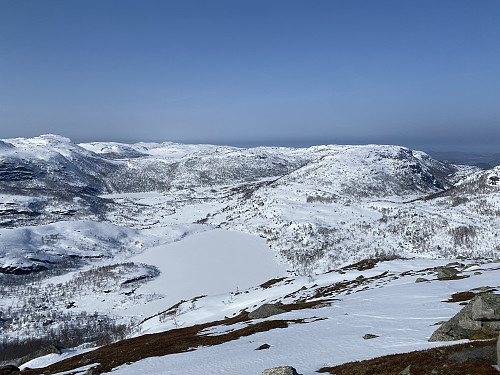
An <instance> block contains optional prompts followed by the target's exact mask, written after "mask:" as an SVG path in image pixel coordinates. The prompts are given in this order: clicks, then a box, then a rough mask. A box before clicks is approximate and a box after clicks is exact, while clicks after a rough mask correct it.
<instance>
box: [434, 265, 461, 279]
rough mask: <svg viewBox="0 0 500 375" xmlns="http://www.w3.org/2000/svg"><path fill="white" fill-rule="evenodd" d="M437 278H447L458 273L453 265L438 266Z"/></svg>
mask: <svg viewBox="0 0 500 375" xmlns="http://www.w3.org/2000/svg"><path fill="white" fill-rule="evenodd" d="M436 270H437V278H438V280H443V279H449V278H451V277H455V276H457V274H458V272H459V271H458V270H457V269H456V268H453V267H438V268H437V269H436Z"/></svg>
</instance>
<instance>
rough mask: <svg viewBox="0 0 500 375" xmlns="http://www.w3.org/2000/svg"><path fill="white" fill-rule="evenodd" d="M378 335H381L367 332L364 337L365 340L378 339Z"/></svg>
mask: <svg viewBox="0 0 500 375" xmlns="http://www.w3.org/2000/svg"><path fill="white" fill-rule="evenodd" d="M377 337H379V336H377V335H374V334H372V333H367V334H366V335H364V336H363V338H364V339H365V340H370V339H376V338H377Z"/></svg>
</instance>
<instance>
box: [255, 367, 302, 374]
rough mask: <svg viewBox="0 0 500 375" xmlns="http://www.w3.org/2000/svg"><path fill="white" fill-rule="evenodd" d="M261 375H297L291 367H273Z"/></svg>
mask: <svg viewBox="0 0 500 375" xmlns="http://www.w3.org/2000/svg"><path fill="white" fill-rule="evenodd" d="M262 375H299V374H298V373H297V370H295V369H294V368H293V367H292V366H281V367H274V368H270V369H267V370H264V371H263V372H262Z"/></svg>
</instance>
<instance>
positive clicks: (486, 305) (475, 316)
mask: <svg viewBox="0 0 500 375" xmlns="http://www.w3.org/2000/svg"><path fill="white" fill-rule="evenodd" d="M499 331H500V295H498V294H493V293H483V294H479V295H477V296H475V297H474V298H472V299H471V300H470V302H469V303H468V304H467V305H466V306H465V307H464V308H463V309H462V310H460V311H459V312H458V313H457V314H456V315H455V316H454V317H453V318H451V319H450V320H448V321H447V322H445V323H443V324H442V325H441V326H440V327H439V328H438V329H437V330H436V331H435V332H434V333H433V334H432V336H431V338H430V339H429V341H453V340H461V339H470V338H473V337H478V335H479V336H481V335H483V336H484V335H489V336H493V335H494V334H495V333H496V332H499Z"/></svg>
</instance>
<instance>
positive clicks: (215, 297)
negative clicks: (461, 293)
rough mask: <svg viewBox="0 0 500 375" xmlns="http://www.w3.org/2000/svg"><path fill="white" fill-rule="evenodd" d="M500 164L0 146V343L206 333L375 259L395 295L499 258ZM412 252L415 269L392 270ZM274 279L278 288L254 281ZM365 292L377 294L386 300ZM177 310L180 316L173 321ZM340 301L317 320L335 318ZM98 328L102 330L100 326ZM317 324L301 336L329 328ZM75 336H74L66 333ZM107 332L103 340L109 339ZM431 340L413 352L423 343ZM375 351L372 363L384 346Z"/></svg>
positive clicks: (366, 155) (347, 152)
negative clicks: (446, 266)
mask: <svg viewBox="0 0 500 375" xmlns="http://www.w3.org/2000/svg"><path fill="white" fill-rule="evenodd" d="M499 168H500V167H496V168H493V169H491V170H486V171H482V170H479V169H478V168H475V167H466V166H456V165H451V164H446V163H442V162H439V161H436V160H434V159H432V158H431V157H430V156H428V155H427V154H425V153H423V152H421V151H416V150H410V149H408V148H405V147H399V146H386V145H364V146H341V145H328V146H314V147H310V148H303V149H301V148H281V147H257V148H250V149H244V148H235V147H228V146H215V145H184V144H177V143H171V142H165V143H137V144H130V145H128V144H120V143H112V142H95V143H86V144H79V145H76V144H74V143H73V142H72V141H71V140H69V139H67V138H64V137H60V136H56V135H43V136H40V137H36V138H31V139H25V138H16V139H5V140H2V141H0V226H2V227H3V228H0V281H1V282H2V284H1V285H2V287H1V288H0V300H1V304H0V306H2V307H0V328H1V329H2V331H1V332H0V338H2V339H3V340H7V341H6V342H9V343H10V345H13V344H12V343H13V342H16V340H21V342H22V343H25V342H31V343H33V342H35V341H33V340H35V338H37V340H42V341H43V340H46V341H47V340H49V339H50V340H53V337H54V336H57V335H62V334H64V335H66V336H64V337H65V340H66V341H64V340H63V342H65V343H67V345H70V346H74V345H77V344H79V343H84V342H91V341H94V342H100V343H107V342H109V341H110V340H111V341H112V340H114V339H118V338H122V337H125V336H127V335H139V334H140V333H141V332H142V333H144V332H158V331H162V330H165V329H169V328H172V325H173V326H174V327H175V326H177V325H182V324H184V325H190V324H195V323H196V324H197V323H200V324H201V323H203V324H208V323H207V322H211V321H215V320H217V319H223V317H224V316H231V315H232V314H236V315H237V314H238V313H239V312H240V310H241V309H245V308H246V309H251V308H252V307H254V305H258V304H260V303H262V302H264V301H268V302H272V301H276V300H280V301H281V302H286V303H298V301H299V300H300V299H301V298H302V297H303V298H302V299H303V301H310V302H311V301H313V300H315V298H313V295H314V293H316V291H319V290H323V291H324V290H326V289H321V288H327V287H328V285H333V284H335V283H338V282H341V281H342V280H344V279H346V280H344V281H345V282H346V283H347V284H349V285H351V284H350V282H351V281H352V280H354V279H356V277H358V276H360V274H359V273H356V272H354V273H352V274H350V275H348V276H343V275H344V274H343V273H342V272H338V273H333V274H332V273H331V272H330V273H328V272H329V271H332V270H337V271H338V270H339V268H340V267H342V266H345V265H346V264H351V263H354V262H357V261H360V260H362V259H366V258H372V259H377V260H384V261H387V262H386V263H384V264H387V267H386V268H384V270H382V269H380V271H381V272H382V271H383V272H385V271H387V272H388V274H387V275H386V276H383V280H385V281H387V282H385V281H384V282H382V281H380V283H381V284H380V286H381V287H382V286H384V288H385V287H387V288H389V287H392V286H394V288H395V289H391V290H399V289H398V288H400V287H399V286H398V287H396V284H397V283H396V284H395V283H393V282H392V281H393V280H396V279H391V277H397V278H400V277H403V278H404V277H406V276H408V274H404V275H400V274H402V273H404V272H405V271H404V270H402V269H403V268H404V269H406V268H407V267H410V268H411V269H412V272H413V273H411V275H416V273H415V272H417V271H418V272H420V273H421V274H422V275H424V274H425V272H426V271H425V267H427V268H432V267H434V266H436V265H441V264H443V262H445V261H442V260H440V259H455V258H466V259H469V262H472V261H473V260H474V259H477V260H480V262H481V263H484V262H485V260H487V259H495V258H498V254H499V250H500V238H499V237H498V236H497V231H498V228H499V224H500V190H499V189H500V169H499ZM202 232H203V233H202ZM197 233H198V234H197ZM195 234H197V235H196V236H195ZM259 237H260V238H259ZM200 238H201V240H199V239H200ZM177 241H181V242H179V243H178V244H173V243H174V242H177ZM190 241H191V242H190ZM265 254H267V255H265ZM216 257H218V258H217V259H219V260H216ZM405 258H411V259H414V260H412V261H406V262H410V263H405V261H403V260H397V259H405ZM389 260H392V261H390V262H389ZM259 262H261V265H260V266H259ZM401 262H403V263H401ZM411 262H413V263H411ZM421 262H423V263H421ZM426 262H427V263H426ZM424 263H425V265H424ZM245 264H246V265H247V266H248V270H246V272H243V271H242V269H244V268H245V266H244V265H245ZM401 267H402V268H401ZM417 268H418V270H417ZM406 271H408V269H406ZM383 272H382V273H383ZM398 272H399V273H400V274H398ZM341 275H342V276H341ZM388 275H389V276H388ZM364 276H366V275H364ZM373 276H376V275H375V274H373ZM273 278H277V279H276V280H278V281H276V285H275V287H273V288H269V289H268V288H261V287H257V285H258V284H259V283H264V282H265V281H266V280H269V279H273ZM341 279H342V280H341ZM209 280H213V281H214V282H213V283H208V282H207V281H209ZM216 280H218V282H216ZM375 280H378V279H374V280H373V285H376V284H377V283H378V281H375ZM405 280H406V279H405ZM408 280H409V279H408ZM313 281H315V282H313ZM344 281H342V282H344ZM412 282H414V280H413V279H412V280H409V281H408V283H412ZM481 282H482V281H481ZM311 283H312V285H314V284H316V286H314V287H313V286H311V285H310V284H311ZM479 283H480V282H479ZM272 284H273V283H272ZM358 284H359V283H358ZM273 285H274V284H273ZM356 285H357V284H356ZM440 285H441V284H440ZM471 285H472V284H471ZM474 285H475V284H474ZM478 285H479V284H478ZM226 286H227V288H226ZM359 286H361V284H360V285H359ZM365 286H367V285H365ZM466 286H467V285H465V284H464V285H461V286H460V288H465V287H466ZM470 287H471V288H472V286H470ZM241 288H243V291H242V290H241ZM303 288H305V289H303ZM401 288H402V287H401ZM412 288H415V287H412ZM412 288H411V289H412ZM299 289H300V290H309V292H310V293H312V294H310V295H307V296H306V295H304V296H302V294H303V293H298V294H297V290H299ZM351 289H352V288H351ZM355 289H356V288H355ZM361 289H362V288H360V290H357V289H356V291H359V292H361ZM384 290H385V289H384ZM27 291H29V293H31V294H33V295H36V296H37V297H32V298H29V296H27V295H26V293H27ZM67 291H71V292H70V293H68V292H67ZM412 291H413V289H412ZM352 292H354V289H352V290H349V293H352ZM407 292H408V290H407V289H404V288H403V289H401V294H404V293H407ZM304 293H306V292H304ZM318 293H319V292H318ZM342 293H347V289H345V290H344V289H342ZM366 293H367V294H366V296H367V297H366V298H367V299H368V300H370V299H373V298H382V295H383V294H384V293H386V292H385V291H384V292H380V293H379V294H376V295H373V296H371V294H370V293H372V292H368V291H366ZM373 293H375V292H373ZM398 293H399V292H398ZM423 293H431V295H434V293H435V291H432V292H429V291H423ZM439 293H441V291H440V292H439ZM443 293H444V292H443ZM443 293H441V294H443ZM205 294H208V296H206V297H202V296H203V295H205ZM306 294H307V293H306ZM299 295H300V296H302V297H300V296H299ZM348 295H349V294H345V295H343V297H342V298H344V297H345V298H346V299H349V300H350V299H351V297H347V296H348ZM291 296H295V297H297V298H292V297H291ZM195 297H197V298H195ZM330 297H332V298H336V297H338V294H336V293H333V294H331V295H330ZM193 299H194V300H193ZM316 299H317V298H316ZM182 300H184V302H182ZM362 300H363V299H361V300H359V301H358V302H356V303H357V305H356V306H361V305H362V303H361V301H362ZM429 303H430V302H429ZM433 303H434V302H433ZM172 305H174V306H177V307H178V308H177V309H174V310H175V311H176V313H175V314H174V315H173V317H174V318H173V319H172V314H170V312H172V311H173V310H170V308H171V306H172ZM308 306H309V305H308ZM334 306H335V305H332V306H331V307H329V310H322V311H326V316H328V317H331V316H332V314H335V312H336V311H337V310H336V309H337V307H334ZM346 306H347V307H346V308H348V306H350V305H346ZM179 309H180V310H179ZM26 310H28V311H30V313H29V314H27V315H26V314H25V311H26ZM169 311H170V312H169ZM181 311H183V314H182V316H183V317H182V318H181V317H180V312H181ZM23 314H25V315H26V316H25V317H23ZM294 314H295V315H293V314H292V315H293V316H292V315H290V316H292V318H293V319H292V320H294V319H306V320H307V319H313V317H312V315H311V316H309V315H310V313H309V312H307V314H306V315H307V317H305V315H303V314H302V313H300V314H299V313H294ZM308 314H309V315H308ZM374 314H375V313H374ZM380 314H382V315H383V314H384V313H383V312H382V310H380V311H379V312H377V313H376V315H377V316H378V315H380ZM423 314H424V315H425V314H427V312H425V313H423ZM446 314H448V312H446V313H445V315H446ZM426 316H427V315H426ZM57 317H60V318H57ZM320 318H321V317H320ZM428 318H429V320H434V318H435V317H434V316H432V318H431V317H430V316H429V317H428ZM314 319H316V318H314ZM328 319H330V318H328ZM99 322H101V323H102V324H103V325H105V326H106V327H107V328H106V329H104V328H103V329H102V330H100V328H99V324H101V323H99ZM318 322H319V321H318ZM335 322H336V323H335ZM339 322H340V321H339V320H330V323H329V324H333V325H335V324H340V323H339ZM323 324H326V323H317V322H316V321H315V320H311V321H308V324H307V326H308V327H312V326H314V327H316V326H317V327H318V329H319V330H322V329H324V328H325V327H327V326H328V327H329V328H328V327H327V328H328V329H333V326H329V325H328V324H326V326H325V327H323V326H322V325H323ZM355 324H358V323H355ZM359 324H360V323H359ZM82 326H87V327H90V328H89V330H83V329H80V328H78V327H82ZM320 326H321V328H320ZM360 327H361V326H360ZM419 327H420V326H419ZM235 329H236V328H235ZM360 329H361V328H360ZM415 329H422V328H421V327H420V328H415ZM72 331H75V332H77V333H78V334H77V335H76V336H75V337H76V338H73V339H72V338H70V336H68V335H69V333H68V332H72ZM111 331H112V332H115V333H114V334H113V335H114V336H113V335H110V336H109V337H107V338H106V337H105V334H104V333H103V332H111ZM299 331H300V330H297V331H296V332H299ZM58 332H59V333H58ZM61 332H62V333H61ZM425 332H427V331H425ZM294 334H295V333H294ZM303 334H304V333H302V332H299V336H300V335H303ZM345 334H346V335H347V332H346V333H345ZM103 335H104V336H103ZM425 335H427V333H425V334H424V336H425ZM292 336H293V335H292ZM292 336H291V337H290V338H292ZM424 336H422V337H420V336H419V338H418V339H417V341H415V342H413V343H411V344H409V346H408V347H412V348H415V347H420V346H419V345H415V344H416V342H418V340H421V339H423V338H424ZM272 337H275V336H271V338H272ZM391 337H392V336H391ZM325 339H326V338H325ZM23 340H24V341H23ZM26 340H27V341H26ZM30 340H31V341H30ZM50 340H49V341H50ZM106 340H108V341H106ZM398 340H399V339H398ZM42 341H36V342H39V343H41V342H42ZM396 341H397V340H396ZM20 345H21V344H20ZM23 345H24V344H23ZM252 345H253V342H252V343H251V346H252ZM384 345H386V346H387V345H388V343H384ZM398 345H399V344H398ZM398 345H396V346H395V347H394V351H397V348H396V347H397V346H398ZM25 346H26V345H25ZM387 347H390V345H389V346H387ZM224 348H226V349H227V344H225V345H224ZM377 348H378V349H376V350H373V351H370V350H368V351H367V352H366V353H369V354H370V355H374V354H379V353H382V354H384V353H387V352H388V351H387V350H386V351H383V350H382V351H381V350H379V349H380V347H379V346H377ZM405 348H406V346H405ZM226 349H224V350H226ZM217 350H218V349H217ZM217 350H216V351H217ZM227 350H232V349H227ZM245 350H246V349H245ZM287 350H288V349H287ZM405 350H406V349H405ZM208 352H210V351H208ZM208 352H207V353H208ZM389 352H391V351H389ZM318 353H323V352H318ZM240 354H241V353H240ZM323 354H324V353H323ZM323 354H321V355H323ZM197 355H198V354H193V356H194V357H192V358H195V357H196V356H197ZM238 355H239V354H238ZM284 355H285V353H282V354H280V356H284ZM318 355H319V354H318ZM367 355H368V354H367ZM280 356H278V357H273V359H272V361H268V362H269V363H271V362H275V361H276V360H277V358H282V357H280ZM179 358H180V357H179ZM196 358H197V357H196ZM252 358H253V357H252ZM342 358H343V359H345V360H347V359H351V358H350V357H349V356H344V357H342ZM200 360H201V358H200ZM264 362H265V361H264ZM268 362H265V363H268ZM313 362H314V363H313ZM313 362H311V366H310V368H311V369H312V368H313V367H314V366H316V363H317V359H315V360H314V361H313ZM325 362H328V363H330V362H329V361H325ZM174 367H175V366H174ZM225 368H227V369H231V368H232V367H231V366H229V365H227V366H226V367H225ZM259 368H260V367H259ZM252 369H253V370H255V371H257V367H255V368H253V367H252ZM253 370H252V371H253ZM120 371H121V370H120ZM124 371H125V370H124ZM127 371H128V370H127ZM227 371H228V372H227V373H232V372H231V371H232V370H227Z"/></svg>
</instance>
